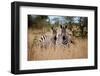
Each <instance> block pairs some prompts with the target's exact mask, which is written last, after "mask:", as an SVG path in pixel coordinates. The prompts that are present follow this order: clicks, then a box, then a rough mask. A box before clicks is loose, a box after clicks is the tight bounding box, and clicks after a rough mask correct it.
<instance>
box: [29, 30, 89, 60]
mask: <svg viewBox="0 0 100 76" xmlns="http://www.w3.org/2000/svg"><path fill="white" fill-rule="evenodd" d="M42 33H43V32H42V31H41V30H35V29H34V30H33V29H28V61H34V60H56V59H83V58H88V40H87V38H75V44H71V45H70V47H55V48H54V47H49V48H47V49H43V48H39V46H33V44H35V43H36V42H34V41H33V40H34V38H36V37H37V38H38V37H40V36H41V35H42ZM47 33H48V34H49V32H47Z"/></svg>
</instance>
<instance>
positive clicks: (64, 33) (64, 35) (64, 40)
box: [60, 25, 68, 45]
mask: <svg viewBox="0 0 100 76" xmlns="http://www.w3.org/2000/svg"><path fill="white" fill-rule="evenodd" d="M60 28H61V37H62V44H64V45H66V44H67V43H68V35H67V31H66V28H67V26H62V25H60Z"/></svg>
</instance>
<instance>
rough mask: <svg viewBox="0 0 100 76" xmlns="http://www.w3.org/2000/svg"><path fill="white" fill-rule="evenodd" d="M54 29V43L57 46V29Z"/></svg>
mask: <svg viewBox="0 0 100 76" xmlns="http://www.w3.org/2000/svg"><path fill="white" fill-rule="evenodd" d="M51 29H52V41H53V43H54V44H56V40H57V29H56V28H54V27H51Z"/></svg>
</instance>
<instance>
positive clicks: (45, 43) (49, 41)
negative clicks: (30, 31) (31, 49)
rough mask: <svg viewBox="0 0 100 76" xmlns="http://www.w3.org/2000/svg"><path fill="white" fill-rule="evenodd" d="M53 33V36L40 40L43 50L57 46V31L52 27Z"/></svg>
mask: <svg viewBox="0 0 100 76" xmlns="http://www.w3.org/2000/svg"><path fill="white" fill-rule="evenodd" d="M51 30H52V33H51V35H46V34H44V35H42V36H41V37H40V39H39V45H40V47H41V48H45V49H46V48H47V47H51V46H52V47H54V46H55V45H56V40H57V29H56V28H54V27H51Z"/></svg>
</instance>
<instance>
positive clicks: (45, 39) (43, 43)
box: [38, 25, 74, 48]
mask: <svg viewBox="0 0 100 76" xmlns="http://www.w3.org/2000/svg"><path fill="white" fill-rule="evenodd" d="M51 30H52V34H51V36H49V35H48V34H47V35H46V34H44V35H42V36H41V37H40V38H39V39H38V43H39V45H38V46H40V47H41V48H47V47H51V46H52V47H56V46H58V47H60V46H64V47H69V46H70V44H74V39H73V37H72V33H71V32H70V31H69V30H68V29H67V26H62V25H60V31H59V30H57V28H55V27H51ZM58 31H59V32H58Z"/></svg>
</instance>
